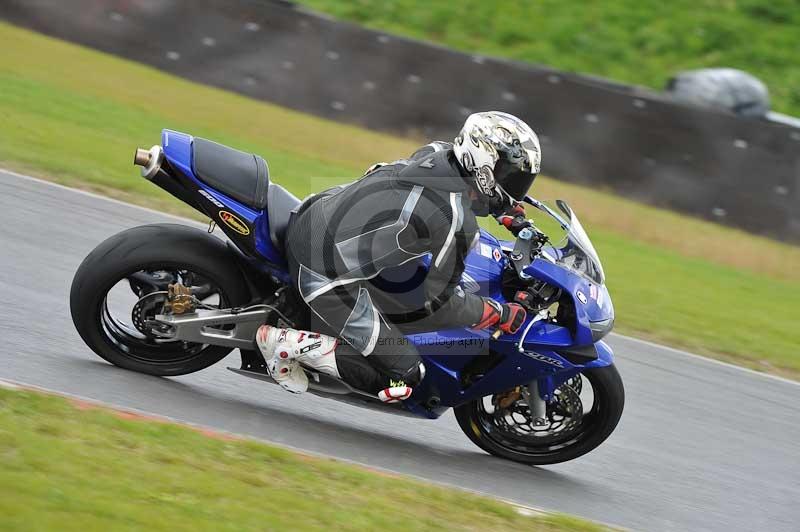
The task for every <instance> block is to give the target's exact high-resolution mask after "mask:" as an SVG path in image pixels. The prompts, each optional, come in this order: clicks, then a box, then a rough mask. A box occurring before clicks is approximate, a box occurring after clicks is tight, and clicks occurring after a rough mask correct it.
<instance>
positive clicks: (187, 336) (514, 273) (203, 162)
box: [70, 130, 624, 465]
mask: <svg viewBox="0 0 800 532" xmlns="http://www.w3.org/2000/svg"><path fill="white" fill-rule="evenodd" d="M134 164H136V165H138V166H140V167H141V174H142V176H143V177H144V178H145V179H147V180H149V181H151V182H152V183H153V184H155V185H157V186H159V187H161V188H162V189H164V190H166V191H167V192H169V193H170V194H172V195H173V196H175V197H176V198H178V199H180V200H182V201H184V202H185V203H187V204H188V205H190V206H192V207H193V208H195V209H197V210H198V211H200V212H201V213H203V214H205V215H206V216H208V217H209V218H210V219H211V222H210V226H209V231H203V230H202V229H199V228H196V227H189V226H186V225H179V224H164V223H160V224H152V225H145V226H141V227H135V228H132V229H128V230H126V231H123V232H121V233H119V234H117V235H115V236H112V237H110V238H109V239H107V240H106V241H105V242H103V243H101V244H100V245H99V246H97V248H95V249H94V250H93V251H92V252H91V253H90V254H89V255H88V256H87V257H86V258H85V260H84V261H83V263H82V264H81V265H80V267H79V268H78V270H77V272H76V274H75V277H74V280H73V283H72V288H71V292H70V309H71V313H72V318H73V322H74V324H75V327H76V328H77V330H78V332H79V333H80V335H81V337H82V338H83V340H84V341H85V342H86V344H87V345H88V346H89V347H90V348H91V349H92V350H93V351H94V352H95V353H96V354H98V355H99V356H100V357H102V358H104V359H105V360H107V361H108V362H110V363H112V364H115V365H117V366H120V367H122V368H126V369H130V370H133V371H138V372H142V373H147V374H151V375H160V376H175V375H184V374H188V373H192V372H195V371H199V370H202V369H204V368H206V367H209V366H211V365H212V364H215V363H217V362H219V361H220V360H222V359H223V358H225V357H226V356H227V355H228V354H229V353H230V352H231V351H232V350H233V349H237V348H238V349H239V351H240V354H241V366H240V367H238V368H234V367H230V368H228V369H230V370H231V371H233V372H235V373H237V374H239V375H242V376H245V377H251V378H254V379H259V380H261V381H265V382H271V383H274V381H273V380H272V379H271V377H270V376H269V373H268V372H267V371H266V364H265V361H264V358H263V357H262V355H261V354H260V352H259V351H258V349H257V348H256V347H255V343H254V337H255V333H256V330H257V329H258V327H259V326H260V325H261V324H264V323H269V324H272V325H275V326H279V327H294V328H298V329H307V328H308V326H309V320H310V316H309V312H308V309H307V307H306V306H305V304H304V303H303V302H302V300H301V299H300V297H299V295H298V294H297V292H296V290H295V287H294V286H292V281H291V278H290V275H289V273H288V269H287V264H286V260H285V258H284V236H285V231H286V228H287V226H288V224H289V219H290V217H291V213H292V211H293V210H294V209H295V208H296V207H297V206H298V205H299V204H300V203H301V202H300V200H299V199H298V198H296V197H295V196H294V195H292V194H291V193H290V192H288V191H287V190H286V189H284V188H283V187H282V186H280V185H278V184H276V183H274V182H272V181H271V180H270V176H269V169H268V166H267V164H266V161H264V159H262V158H261V157H259V156H257V155H253V154H249V153H245V152H241V151H238V150H235V149H232V148H229V147H227V146H223V145H221V144H217V143H214V142H211V141H209V140H206V139H201V138H195V137H192V136H190V135H188V134H185V133H180V132H177V131H171V130H164V131H163V132H162V136H161V145H156V146H153V147H152V148H151V149H150V150H144V149H138V150H137V151H136V155H135V159H134ZM525 202H526V203H527V204H529V205H530V206H532V207H534V208H535V209H538V210H539V211H540V212H541V213H542V215H543V217H542V219H543V220H545V221H546V222H547V223H549V224H550V225H552V226H553V227H554V228H555V230H556V231H557V232H562V233H563V235H564V238H563V239H561V240H560V241H557V240H556V239H555V238H550V237H548V234H547V233H545V232H544V231H542V230H541V229H540V228H537V227H536V226H533V225H531V226H530V227H526V228H524V229H522V231H520V232H519V234H518V236H517V238H516V240H515V241H513V242H507V241H499V240H498V239H496V238H495V237H494V236H492V235H491V234H490V233H488V232H486V231H484V230H481V233H480V239H479V241H478V242H477V243H476V244H475V246H474V247H473V248H472V250H471V252H470V254H469V255H468V257H467V259H466V265H465V269H464V273H463V276H462V280H461V287H462V289H463V290H464V291H467V292H473V293H477V294H480V295H482V296H488V297H491V298H493V299H495V300H498V301H501V302H502V301H512V300H515V301H517V302H519V303H520V304H522V305H523V306H524V307H525V308H526V309H527V313H528V318H527V320H526V322H525V323H524V324H523V326H522V327H521V328H520V329H519V330H518V331H517V332H516V333H515V334H507V335H500V334H499V331H497V332H495V333H494V334H490V333H488V332H483V331H473V330H470V329H458V330H447V331H435V332H429V333H423V334H419V333H417V334H409V335H407V338H408V340H409V341H410V342H413V343H414V344H415V345H416V346H417V348H418V350H419V353H420V355H421V356H422V358H423V359H424V362H425V367H426V373H425V377H424V380H423V381H422V383H421V384H420V385H419V386H417V387H416V388H415V389H414V392H413V394H412V396H411V397H410V398H409V399H407V400H405V401H402V402H398V403H395V404H384V403H382V402H380V401H379V400H378V399H377V398H376V397H374V396H372V395H370V394H367V393H364V392H362V391H360V390H357V389H354V388H352V387H351V386H349V385H348V384H347V383H345V382H343V381H341V380H339V379H336V378H334V377H331V376H328V375H324V374H319V373H316V372H314V371H311V370H310V369H306V372H307V374H308V377H309V383H310V384H309V393H313V394H316V395H319V396H323V397H326V398H330V399H334V400H338V401H344V402H348V403H351V404H354V405H358V406H361V407H365V408H374V409H380V410H382V411H384V412H391V413H395V414H402V415H409V416H415V417H421V418H428V419H435V418H438V417H440V416H441V415H442V414H443V413H445V412H446V411H447V410H448V409H450V408H453V409H454V411H455V417H456V420H457V421H458V424H459V426H460V427H461V429H462V431H463V432H464V434H465V435H466V436H467V437H468V438H469V439H470V440H471V441H472V442H474V443H475V444H476V445H477V446H478V447H480V448H481V449H483V450H485V451H487V452H489V453H490V454H493V455H496V456H500V457H503V458H506V459H510V460H514V461H517V462H522V463H526V464H536V465H540V464H553V463H558V462H563V461H567V460H572V459H574V458H576V457H578V456H581V455H583V454H585V453H587V452H589V451H591V450H592V449H594V448H595V447H597V446H598V445H600V444H601V443H602V442H603V441H604V440H605V439H606V438H607V437H608V436H609V435H610V434H611V433H612V431H613V430H614V428H615V427H616V425H617V423H618V421H619V419H620V416H621V415H622V410H623V406H624V389H623V385H622V380H621V378H620V375H619V373H618V372H617V369H616V367H615V366H614V360H613V354H612V351H611V349H610V348H609V346H608V345H607V344H606V343H605V342H604V341H603V340H602V338H603V337H604V336H605V335H606V334H608V333H609V332H610V331H611V329H612V327H613V325H614V308H613V305H612V302H611V298H610V296H609V293H608V290H607V288H606V286H605V276H604V273H603V268H602V266H601V263H600V260H599V258H598V255H597V252H596V251H595V249H594V247H593V246H592V243H591V241H590V240H589V237H588V236H587V234H586V232H585V231H584V229H583V227H582V226H581V224H580V222H579V221H578V218H577V216H576V215H575V213H574V212H573V211H572V209H571V208H570V207H569V205H567V203H565V202H563V201H558V202H556V204H555V207H553V206H550V205H548V204H547V203H545V202H541V201H539V200H536V199H534V198H532V197H530V196H528V197H526V198H525ZM215 224H216V225H218V226H219V227H220V228H221V229H222V230H223V232H224V233H225V236H226V237H227V239H225V240H223V239H220V238H218V237H216V236H215V235H213V234H210V233H211V230H213V228H214V225H215ZM556 242H557V243H556ZM429 261H430V258H429V257H423V258H420V259H418V260H415V261H412V262H410V263H408V264H405V265H403V266H401V267H398V268H397V270H398V271H390V270H386V271H384V272H382V273H381V274H380V275H379V276H378V277H377V278H375V279H373V280H372V281H371V282H374V283H389V284H391V283H394V282H396V281H395V279H398V278H402V279H409V278H411V277H413V278H420V275H421V278H423V279H424V274H425V271H426V269H427V267H428V264H429ZM400 270H402V271H400ZM395 292H396V293H398V294H403V295H404V296H409V294H411V296H412V297H413V293H414V291H408V290H396V291H395ZM398 297H401V296H400V295H398ZM416 308H420V307H416Z"/></svg>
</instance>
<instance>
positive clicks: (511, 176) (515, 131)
mask: <svg viewBox="0 0 800 532" xmlns="http://www.w3.org/2000/svg"><path fill="white" fill-rule="evenodd" d="M453 152H454V153H455V155H456V157H457V158H458V161H459V162H460V163H461V165H462V166H463V167H464V169H465V170H466V171H467V172H469V173H470V174H471V175H472V178H473V181H474V185H475V189H476V190H477V192H478V194H479V195H480V196H481V200H482V202H483V203H485V204H487V205H488V206H489V207H490V210H491V211H492V212H495V213H498V212H502V211H503V210H505V209H507V208H508V207H509V206H511V205H512V204H514V203H515V202H516V201H520V200H522V198H523V197H524V196H525V194H526V193H527V192H528V189H530V187H531V185H532V184H533V180H534V179H535V178H536V174H538V173H539V166H540V162H541V149H540V147H539V138H538V137H537V136H536V133H534V132H533V130H532V129H531V128H530V127H529V126H528V124H526V123H525V122H523V121H522V120H520V119H519V118H517V117H516V116H513V115H510V114H508V113H502V112H499V111H488V112H484V113H475V114H472V115H470V116H468V117H467V121H466V122H465V123H464V127H463V128H462V129H461V132H460V133H459V134H458V136H457V137H456V139H455V141H454V143H453Z"/></svg>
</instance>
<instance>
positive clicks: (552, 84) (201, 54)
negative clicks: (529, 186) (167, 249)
mask: <svg viewBox="0 0 800 532" xmlns="http://www.w3.org/2000/svg"><path fill="white" fill-rule="evenodd" d="M197 6H198V4H197V3H196V2H193V1H191V0H105V1H103V0H72V1H70V2H63V1H61V0H5V1H4V2H2V3H0V16H2V17H3V18H5V19H6V20H8V21H10V22H12V23H15V24H19V25H22V26H26V27H29V28H32V29H34V30H37V31H40V32H43V33H46V34H49V35H53V36H55V37H59V38H62V39H66V40H69V41H73V42H76V43H79V44H83V45H86V46H90V47H93V48H97V49H100V50H103V51H105V52H109V53H112V54H116V55H120V56H123V57H126V58H129V59H133V60H135V61H139V62H142V63H146V64H149V65H152V66H154V67H157V68H159V69H162V70H165V71H168V72H171V73H174V74H177V75H180V76H183V77H185V78H189V79H191V80H195V81H198V82H201V83H206V84H210V85H214V86H217V87H221V88H223V89H227V90H231V91H235V92H238V93H241V94H244V95H247V96H250V97H253V98H258V99H261V100H266V101H270V102H274V103H277V104H279V105H282V106H286V107H290V108H294V109H298V110H301V111H305V112H310V113H313V114H316V115H319V116H323V117H326V118H331V119H334V120H339V121H344V122H351V123H355V124H359V125H362V126H366V127H368V128H372V129H377V130H382V131H389V132H395V133H400V134H411V135H417V136H420V137H425V138H442V139H450V138H452V137H453V136H454V135H455V133H456V132H457V130H458V128H459V127H460V126H461V124H462V122H463V119H464V118H465V117H466V116H467V115H468V114H470V113H471V112H473V111H478V110H490V109H496V110H503V111H507V112H510V113H513V114H515V115H517V116H519V117H521V118H522V119H524V120H526V121H527V122H528V123H530V124H531V125H532V126H533V128H534V129H535V130H536V131H537V132H539V133H540V137H541V141H542V149H543V155H544V157H543V167H542V171H543V173H545V174H548V175H551V176H554V177H558V178H563V179H565V180H570V181H574V182H578V183H582V184H586V185H590V186H594V187H597V188H600V189H608V190H612V191H614V192H616V193H618V194H621V195H624V196H627V197H630V198H633V199H636V200H639V201H644V202H647V203H650V204H653V205H657V206H661V207H666V208H670V209H674V210H678V211H682V212H685V213H689V214H692V215H695V216H698V217H702V218H706V219H711V220H715V221H717V222H720V223H725V224H728V225H732V226H736V227H739V228H742V229H745V230H747V231H751V232H754V233H759V234H764V235H768V236H771V237H774V238H779V239H783V240H788V241H792V242H800V156H799V155H800V129H796V128H792V127H790V126H787V125H784V124H778V123H773V122H769V121H766V120H761V119H748V118H741V117H737V116H735V115H733V114H727V113H725V112H721V111H715V110H711V109H703V108H698V107H689V106H685V105H682V104H678V103H676V102H674V101H671V100H670V99H669V98H668V96H666V95H663V94H660V93H656V92H651V91H648V90H645V89H641V88H637V87H631V86H626V85H622V84H617V83H613V82H609V81H606V80H602V79H598V78H592V77H588V76H580V75H576V74H570V73H565V72H560V71H557V70H553V69H547V68H540V67H536V66H533V65H529V64H524V63H519V62H514V61H507V60H501V59H496V58H490V57H484V56H480V55H470V54H465V53H461V52H456V51H453V50H449V49H446V48H443V47H439V46H435V45H430V44H426V43H422V42H418V41H414V40H410V39H405V38H401V37H396V36H393V35H387V34H384V33H381V32H376V31H372V30H368V29H364V28H361V27H359V26H356V25H353V24H349V23H346V22H340V21H335V20H332V19H330V18H327V17H324V16H321V15H318V14H315V13H312V12H309V11H306V10H304V9H302V8H299V7H296V6H294V5H292V4H291V3H288V2H279V1H256V0H206V1H205V2H203V7H202V8H201V9H200V8H198V7H197ZM403 155H404V154H398V157H402V156H403Z"/></svg>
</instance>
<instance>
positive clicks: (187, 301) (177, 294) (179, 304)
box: [164, 283, 196, 315]
mask: <svg viewBox="0 0 800 532" xmlns="http://www.w3.org/2000/svg"><path fill="white" fill-rule="evenodd" d="M167 292H168V296H167V302H166V303H164V310H165V311H166V312H171V313H172V314H174V315H180V314H188V313H190V312H194V311H195V308H196V305H195V298H194V296H193V295H192V291H191V290H190V289H189V288H186V287H185V286H183V285H182V284H181V283H174V284H171V285H169V286H168V287H167Z"/></svg>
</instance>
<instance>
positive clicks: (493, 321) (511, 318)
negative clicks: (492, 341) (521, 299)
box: [472, 297, 526, 334]
mask: <svg viewBox="0 0 800 532" xmlns="http://www.w3.org/2000/svg"><path fill="white" fill-rule="evenodd" d="M525 317H526V313H525V309H524V308H523V307H522V305H518V304H517V303H503V304H500V303H498V302H497V301H495V300H494V299H490V298H488V297H484V298H483V315H482V316H481V319H480V320H479V321H478V323H476V324H475V325H473V326H472V328H473V329H475V330H479V331H480V330H483V329H489V328H491V327H497V328H498V329H500V330H501V331H503V332H504V333H506V334H514V333H515V332H517V331H518V330H519V328H520V327H521V326H522V324H523V323H524V322H525Z"/></svg>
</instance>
